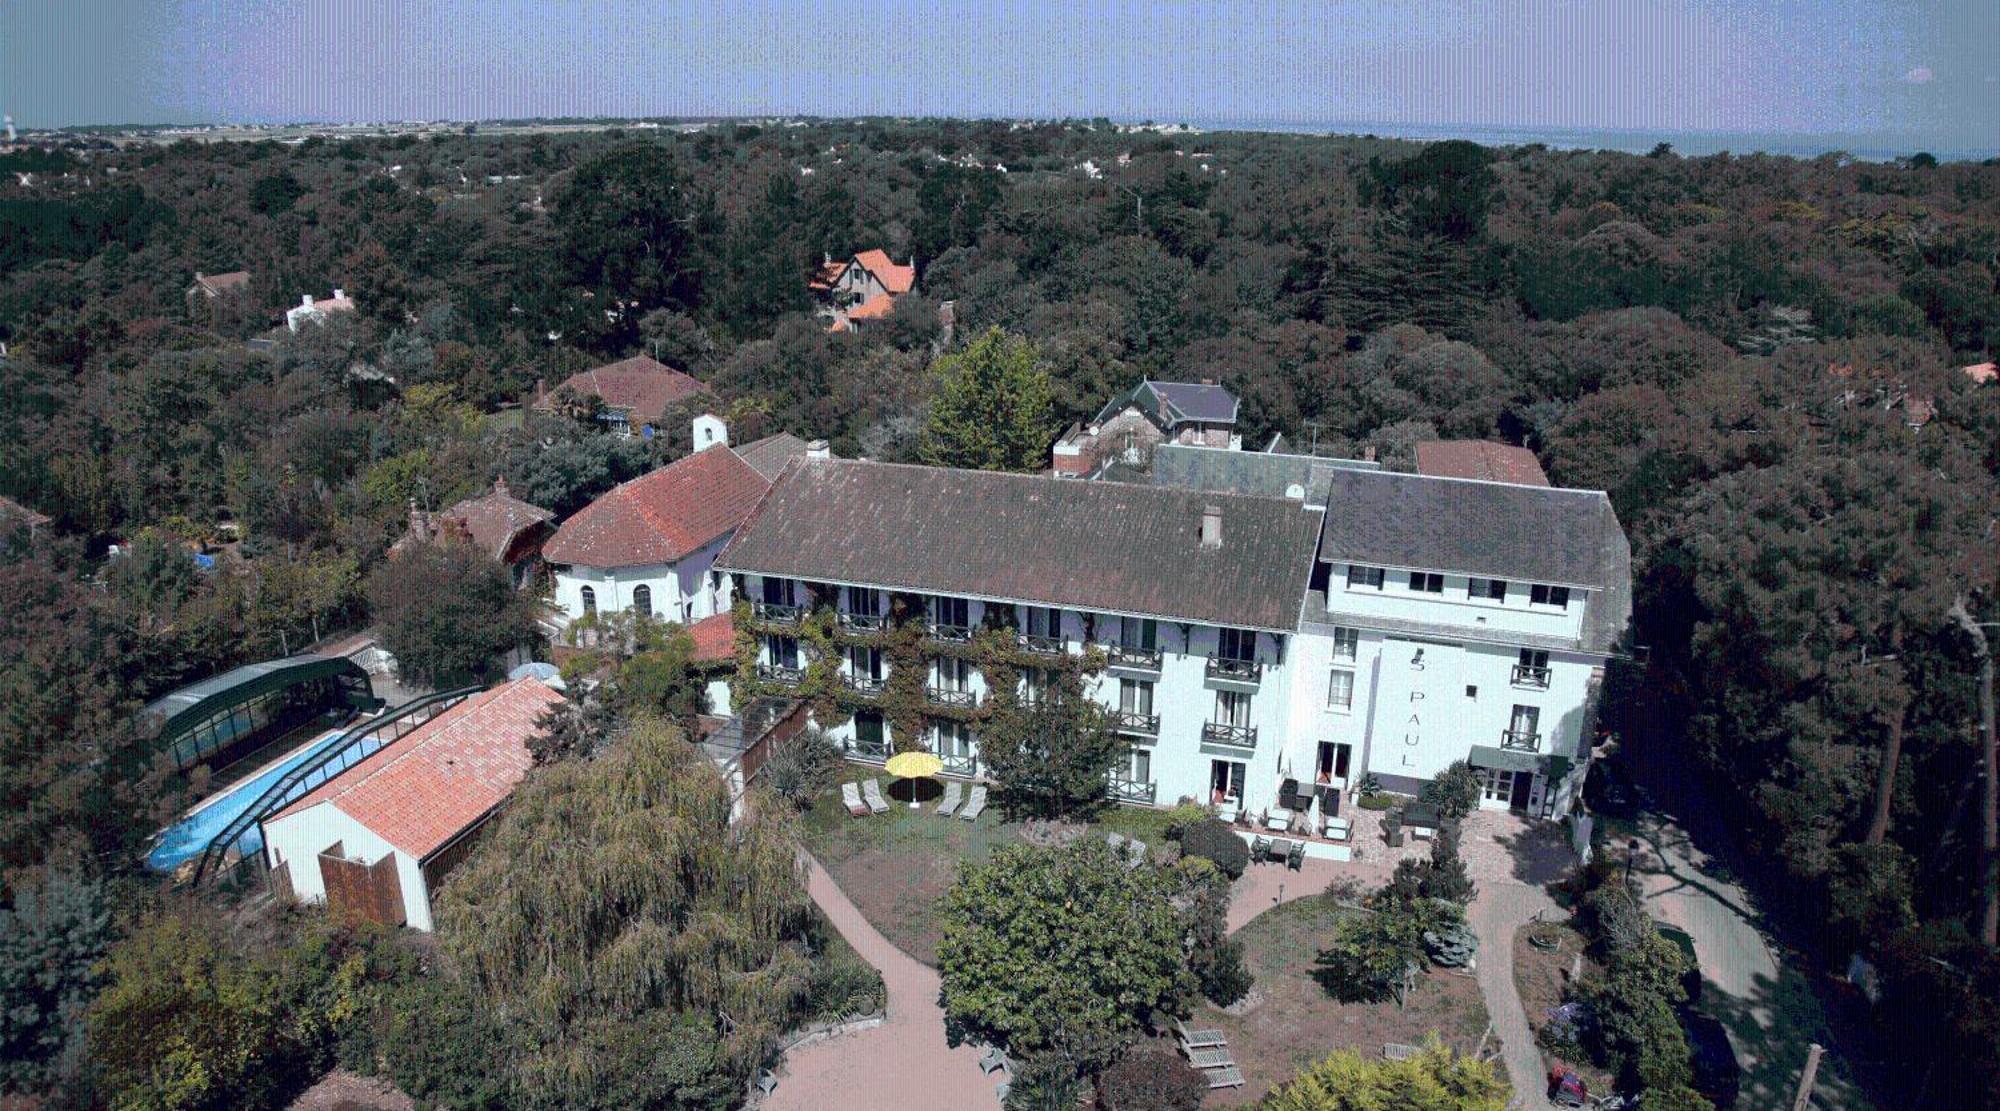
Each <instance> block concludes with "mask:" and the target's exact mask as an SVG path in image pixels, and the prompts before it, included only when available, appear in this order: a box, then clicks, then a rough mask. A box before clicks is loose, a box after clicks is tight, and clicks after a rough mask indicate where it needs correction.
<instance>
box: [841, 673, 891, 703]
mask: <svg viewBox="0 0 2000 1111" xmlns="http://www.w3.org/2000/svg"><path fill="white" fill-rule="evenodd" d="M840 682H841V685H842V686H845V687H846V688H847V689H848V690H850V691H853V692H854V693H855V694H865V695H868V696H870V697H874V696H876V695H879V694H881V693H882V692H883V691H885V690H887V689H889V680H887V679H877V678H875V677H874V676H872V675H851V674H850V675H843V676H841V677H840Z"/></svg>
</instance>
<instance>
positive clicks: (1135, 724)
mask: <svg viewBox="0 0 2000 1111" xmlns="http://www.w3.org/2000/svg"><path fill="white" fill-rule="evenodd" d="M1111 728H1113V729H1116V730H1118V731H1119V732H1120V733H1137V734H1139V735H1140V736H1142V737H1157V736H1159V735H1160V715H1158V714H1142V713H1139V712H1138V711H1136V710H1113V711H1111Z"/></svg>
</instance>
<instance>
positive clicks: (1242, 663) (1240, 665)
mask: <svg viewBox="0 0 2000 1111" xmlns="http://www.w3.org/2000/svg"><path fill="white" fill-rule="evenodd" d="M1208 677H1209V678H1210V679H1217V680H1221V681H1223V682H1227V683H1246V684H1249V685H1251V686H1255V685H1257V684H1258V683H1259V682H1260V681H1262V680H1263V678H1264V665H1263V664H1261V663H1258V662H1257V661H1256V660H1239V659H1236V658H1234V657H1231V656H1210V657H1209V658H1208Z"/></svg>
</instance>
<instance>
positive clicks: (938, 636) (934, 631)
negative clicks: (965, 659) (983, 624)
mask: <svg viewBox="0 0 2000 1111" xmlns="http://www.w3.org/2000/svg"><path fill="white" fill-rule="evenodd" d="M928 632H929V634H930V638H931V639H932V640H943V641H949V642H950V643H952V644H964V643H965V642H966V641H969V640H971V639H972V626H970V625H932V626H931V627H930V629H929V630H928Z"/></svg>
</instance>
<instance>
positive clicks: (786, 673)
mask: <svg viewBox="0 0 2000 1111" xmlns="http://www.w3.org/2000/svg"><path fill="white" fill-rule="evenodd" d="M757 678H759V679H762V680H764V681H765V682H767V683H777V684H779V685H780V686H786V687H796V686H798V685H799V684H800V683H803V682H805V681H806V669H805V668H803V667H798V666H796V665H790V664H758V665H757Z"/></svg>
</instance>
